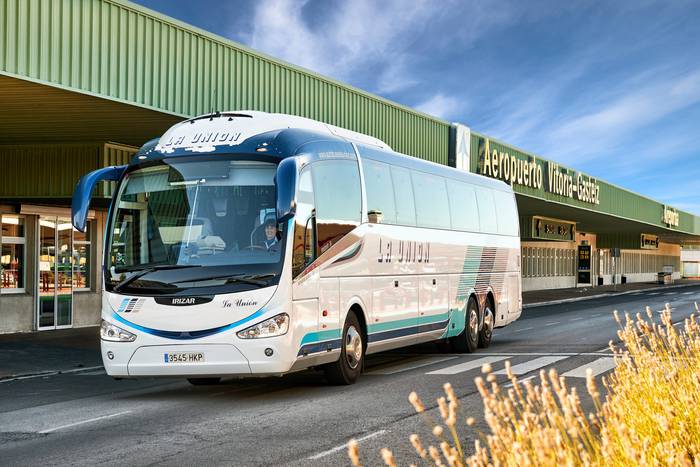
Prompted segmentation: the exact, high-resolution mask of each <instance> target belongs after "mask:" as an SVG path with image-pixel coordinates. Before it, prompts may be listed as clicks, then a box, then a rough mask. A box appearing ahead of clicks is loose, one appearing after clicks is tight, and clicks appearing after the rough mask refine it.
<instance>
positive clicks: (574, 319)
mask: <svg viewBox="0 0 700 467" xmlns="http://www.w3.org/2000/svg"><path fill="white" fill-rule="evenodd" d="M582 319H585V317H584V316H581V317H580V318H571V319H570V320H569V321H581V320H582Z"/></svg>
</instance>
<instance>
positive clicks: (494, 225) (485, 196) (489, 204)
mask: <svg viewBox="0 0 700 467" xmlns="http://www.w3.org/2000/svg"><path fill="white" fill-rule="evenodd" d="M476 202H477V204H478V205H479V224H480V225H481V231H482V232H485V233H498V222H497V221H496V206H495V204H494V201H493V193H492V192H491V191H490V190H487V189H484V188H480V187H476Z"/></svg>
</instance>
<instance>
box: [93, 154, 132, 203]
mask: <svg viewBox="0 0 700 467" xmlns="http://www.w3.org/2000/svg"><path fill="white" fill-rule="evenodd" d="M102 151H103V152H102V154H103V157H102V167H108V166H110V165H127V164H128V163H129V161H130V160H131V158H132V157H133V156H134V154H136V152H137V151H138V148H134V147H131V146H124V145H122V144H116V143H107V144H105V145H104V146H103V148H102ZM116 187H117V182H103V183H102V184H101V186H100V187H98V188H97V193H101V195H102V196H103V197H105V198H110V197H111V196H112V193H114V190H115V189H116Z"/></svg>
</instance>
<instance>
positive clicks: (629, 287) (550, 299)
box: [523, 279, 700, 308]
mask: <svg viewBox="0 0 700 467" xmlns="http://www.w3.org/2000/svg"><path fill="white" fill-rule="evenodd" d="M692 285H700V280H693V279H680V280H677V281H675V282H674V283H673V284H669V285H660V284H658V283H656V282H635V283H631V284H617V285H600V286H597V287H578V288H568V289H551V290H532V291H528V292H523V308H531V307H535V306H542V305H556V304H559V303H568V302H577V301H580V300H590V299H593V298H600V297H612V296H615V295H625V294H630V293H634V292H641V291H652V290H673V289H675V288H679V287H688V286H692Z"/></svg>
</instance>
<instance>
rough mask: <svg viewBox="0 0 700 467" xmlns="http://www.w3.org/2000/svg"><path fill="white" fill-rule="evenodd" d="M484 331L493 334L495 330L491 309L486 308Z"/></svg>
mask: <svg viewBox="0 0 700 467" xmlns="http://www.w3.org/2000/svg"><path fill="white" fill-rule="evenodd" d="M484 329H485V330H486V331H487V332H488V333H491V331H492V330H493V311H491V308H486V310H485V311H484Z"/></svg>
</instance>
